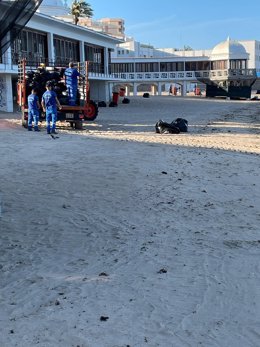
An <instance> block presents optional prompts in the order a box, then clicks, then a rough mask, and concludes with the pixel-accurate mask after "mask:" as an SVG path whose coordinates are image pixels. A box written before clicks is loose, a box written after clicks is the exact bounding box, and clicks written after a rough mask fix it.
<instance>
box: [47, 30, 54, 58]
mask: <svg viewBox="0 0 260 347" xmlns="http://www.w3.org/2000/svg"><path fill="white" fill-rule="evenodd" d="M47 46H48V59H49V61H50V62H54V60H55V53H54V40H53V33H47Z"/></svg>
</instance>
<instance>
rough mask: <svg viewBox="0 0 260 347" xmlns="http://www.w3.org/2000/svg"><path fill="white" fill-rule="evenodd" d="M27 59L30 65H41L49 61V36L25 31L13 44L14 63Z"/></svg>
mask: <svg viewBox="0 0 260 347" xmlns="http://www.w3.org/2000/svg"><path fill="white" fill-rule="evenodd" d="M22 58H26V59H27V61H28V63H29V64H34V63H35V64H39V63H43V62H46V60H47V59H48V50H47V34H45V33H41V32H38V31H32V30H28V29H24V30H22V31H21V32H20V34H19V35H18V37H17V38H16V39H15V40H14V42H13V44H12V59H13V63H14V64H17V63H18V61H19V60H20V59H22Z"/></svg>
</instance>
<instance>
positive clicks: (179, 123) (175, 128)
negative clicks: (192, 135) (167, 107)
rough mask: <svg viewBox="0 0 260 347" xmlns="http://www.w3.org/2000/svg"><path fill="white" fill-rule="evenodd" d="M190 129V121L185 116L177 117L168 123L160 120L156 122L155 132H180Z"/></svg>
mask: <svg viewBox="0 0 260 347" xmlns="http://www.w3.org/2000/svg"><path fill="white" fill-rule="evenodd" d="M187 131H188V121H187V120H186V119H183V118H176V119H175V120H174V121H173V122H171V123H167V122H165V121H163V120H161V119H160V120H159V121H158V122H157V123H156V124H155V132H156V133H157V134H179V133H180V132H183V133H185V132H187Z"/></svg>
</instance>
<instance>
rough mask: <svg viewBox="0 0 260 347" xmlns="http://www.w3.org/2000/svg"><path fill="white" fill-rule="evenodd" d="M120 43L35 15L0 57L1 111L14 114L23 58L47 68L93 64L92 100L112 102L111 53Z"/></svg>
mask: <svg viewBox="0 0 260 347" xmlns="http://www.w3.org/2000/svg"><path fill="white" fill-rule="evenodd" d="M55 3H58V2H57V1H56V2H55ZM120 42H122V41H120V40H119V39H117V38H115V37H112V36H109V35H106V34H104V33H98V32H96V31H93V30H90V29H88V28H86V27H81V26H76V25H74V24H70V23H66V22H64V21H60V20H58V19H55V18H53V17H49V16H46V15H44V14H41V13H36V14H35V15H34V16H33V17H32V19H31V20H30V21H29V23H28V24H27V26H26V27H25V28H24V29H23V30H22V32H21V33H20V35H19V37H18V38H17V39H16V40H15V42H14V43H13V45H12V47H10V48H9V49H8V51H7V52H6V53H5V54H4V56H2V57H0V110H1V111H7V112H12V111H13V98H14V96H15V95H16V82H17V76H18V66H17V63H18V61H19V59H21V58H26V59H27V61H28V65H30V64H31V65H32V64H34V66H35V65H37V64H40V63H45V64H46V65H48V64H49V62H56V63H59V64H68V62H69V61H74V62H77V61H86V60H88V61H91V64H90V73H89V80H90V97H91V99H93V100H95V101H109V100H110V89H109V88H110V84H109V81H111V80H113V79H114V77H112V76H111V74H110V63H111V52H112V51H113V50H114V49H115V47H116V44H118V43H120Z"/></svg>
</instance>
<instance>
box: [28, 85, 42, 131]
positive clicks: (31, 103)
mask: <svg viewBox="0 0 260 347" xmlns="http://www.w3.org/2000/svg"><path fill="white" fill-rule="evenodd" d="M36 94H37V90H36V89H32V91H31V94H30V95H29V96H28V130H29V131H32V122H34V131H40V130H39V128H38V122H39V109H40V103H39V98H38V96H37V95H36Z"/></svg>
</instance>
